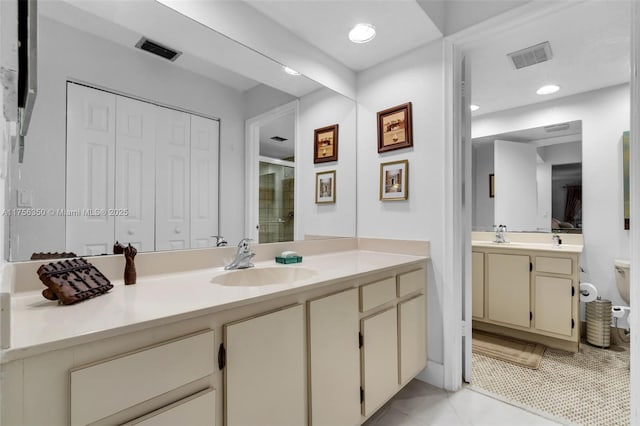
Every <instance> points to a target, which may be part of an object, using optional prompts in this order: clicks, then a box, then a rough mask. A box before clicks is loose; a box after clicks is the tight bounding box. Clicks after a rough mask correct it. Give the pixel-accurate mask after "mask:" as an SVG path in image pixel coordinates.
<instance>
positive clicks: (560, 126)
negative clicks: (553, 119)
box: [544, 123, 569, 133]
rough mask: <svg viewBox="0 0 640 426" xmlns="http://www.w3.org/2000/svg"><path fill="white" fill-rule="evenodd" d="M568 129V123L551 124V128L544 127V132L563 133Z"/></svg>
mask: <svg viewBox="0 0 640 426" xmlns="http://www.w3.org/2000/svg"><path fill="white" fill-rule="evenodd" d="M568 129H569V123H562V124H553V125H551V126H544V131H545V132H547V133H551V132H563V131H565V130H568Z"/></svg>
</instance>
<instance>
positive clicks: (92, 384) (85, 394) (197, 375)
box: [70, 331, 215, 426]
mask: <svg viewBox="0 0 640 426" xmlns="http://www.w3.org/2000/svg"><path fill="white" fill-rule="evenodd" d="M214 353H215V351H214V338H213V331H206V332H203V333H198V334H195V335H192V336H188V337H185V338H181V339H177V340H175V341H171V342H167V343H164V344H161V345H157V346H154V347H150V348H145V349H142V350H138V351H134V352H131V353H126V354H123V355H120V356H117V357H114V358H112V359H108V360H105V361H100V362H96V363H92V364H90V365H86V366H81V367H76V368H73V369H72V370H71V373H70V377H71V425H72V426H76V425H78V426H79V425H86V424H90V423H94V422H97V421H100V420H103V419H107V418H108V417H109V416H111V415H114V414H116V413H119V412H122V411H124V410H126V409H128V408H130V407H134V406H136V405H138V404H141V403H144V402H146V401H149V400H152V399H153V398H156V397H159V396H161V395H164V394H167V393H169V392H171V391H173V390H176V389H179V388H180V387H182V386H185V385H187V384H189V383H192V382H195V381H197V380H199V379H202V378H206V377H208V376H211V375H212V374H213V373H214V364H213V358H214ZM211 391H212V390H211ZM181 399H182V398H181ZM171 405H172V407H171V409H173V410H177V411H179V412H182V413H183V415H184V416H185V418H194V417H199V418H200V419H201V421H200V424H213V423H214V421H215V406H212V407H211V409H210V410H208V411H206V410H204V411H203V409H202V407H201V405H197V404H194V403H193V402H191V403H189V404H186V405H185V404H184V401H180V400H178V401H172V403H171ZM175 407H181V408H180V409H177V408H175ZM169 411H170V410H166V412H169ZM162 412H163V413H164V412H165V410H162ZM174 412H175V411H174ZM164 416H169V414H164ZM202 416H205V417H202ZM149 424H152V423H149Z"/></svg>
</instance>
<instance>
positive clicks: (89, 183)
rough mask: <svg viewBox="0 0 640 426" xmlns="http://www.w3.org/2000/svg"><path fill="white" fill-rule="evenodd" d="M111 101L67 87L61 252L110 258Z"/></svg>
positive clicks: (112, 98) (107, 96)
mask: <svg viewBox="0 0 640 426" xmlns="http://www.w3.org/2000/svg"><path fill="white" fill-rule="evenodd" d="M115 108H116V96H115V95H113V94H111V93H107V92H103V91H100V90H95V89H91V88H88V87H85V86H81V85H78V84H73V83H68V84H67V165H68V167H67V199H66V209H67V214H66V215H65V216H66V228H67V229H66V249H67V250H69V251H73V252H75V253H76V254H78V255H83V256H90V255H97V254H105V253H110V252H111V246H112V245H113V242H114V219H113V216H111V215H108V214H107V211H108V209H112V208H113V207H114V193H115V179H114V170H115V167H114V162H115V141H116V129H115V120H116V117H115Z"/></svg>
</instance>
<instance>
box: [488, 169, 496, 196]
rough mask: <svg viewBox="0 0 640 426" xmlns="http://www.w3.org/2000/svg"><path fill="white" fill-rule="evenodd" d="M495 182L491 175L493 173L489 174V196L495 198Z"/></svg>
mask: <svg viewBox="0 0 640 426" xmlns="http://www.w3.org/2000/svg"><path fill="white" fill-rule="evenodd" d="M494 182H495V178H494V177H493V173H491V174H490V175H489V198H495V196H496V190H495V187H494V186H493V185H494Z"/></svg>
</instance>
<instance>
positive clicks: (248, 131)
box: [244, 99, 302, 242]
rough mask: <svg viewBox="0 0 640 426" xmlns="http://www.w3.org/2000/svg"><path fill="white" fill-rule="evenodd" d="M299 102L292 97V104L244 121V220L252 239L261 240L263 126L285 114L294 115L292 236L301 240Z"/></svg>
mask: <svg viewBox="0 0 640 426" xmlns="http://www.w3.org/2000/svg"><path fill="white" fill-rule="evenodd" d="M299 104H300V103H299V101H298V100H297V99H296V100H293V101H291V102H289V103H286V104H284V105H281V106H279V107H276V108H273V109H271V110H269V111H267V112H264V113H262V114H260V115H257V116H255V117H252V118H249V119H247V120H246V121H245V185H246V186H245V187H246V193H245V210H244V211H245V219H244V220H245V222H244V236H245V237H246V238H251V239H252V240H253V241H255V242H259V241H258V238H259V232H258V228H257V226H258V219H259V211H258V209H259V202H258V196H259V191H260V176H259V163H260V161H261V160H260V158H261V157H260V127H261V126H263V125H264V124H266V123H268V122H269V121H271V120H275V119H278V118H281V117H284V116H285V115H289V114H293V120H294V131H293V134H294V137H295V143H294V152H295V161H294V162H293V164H294V180H295V183H294V191H293V192H294V199H295V202H294V204H295V207H294V211H295V212H296V214H295V216H294V218H293V239H294V240H299V239H300V221H299V220H298V216H299V213H298V212H301V211H302V203H301V200H300V190H299V186H300V185H299V184H298V182H300V179H301V172H300V168H299V167H296V163H297V157H298V154H299V153H300V152H301V151H300V137H299V135H298V130H299V129H298V127H299V126H298V114H299Z"/></svg>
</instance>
